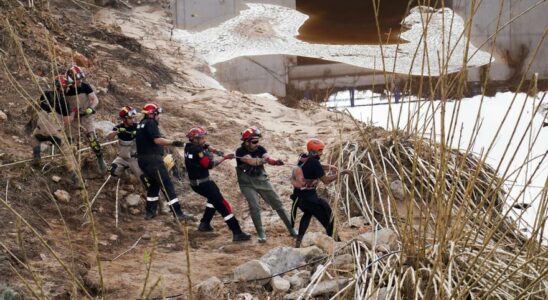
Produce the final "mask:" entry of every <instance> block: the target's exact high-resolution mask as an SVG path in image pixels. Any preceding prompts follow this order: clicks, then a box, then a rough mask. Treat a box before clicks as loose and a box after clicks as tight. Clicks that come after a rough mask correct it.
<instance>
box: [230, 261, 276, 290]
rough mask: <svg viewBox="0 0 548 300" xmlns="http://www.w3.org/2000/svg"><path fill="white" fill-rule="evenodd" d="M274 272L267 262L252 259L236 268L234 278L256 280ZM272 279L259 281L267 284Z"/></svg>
mask: <svg viewBox="0 0 548 300" xmlns="http://www.w3.org/2000/svg"><path fill="white" fill-rule="evenodd" d="M271 274H272V272H271V271H270V268H269V266H268V265H267V264H265V263H263V262H262V261H259V260H256V259H254V260H251V261H248V262H246V263H245V264H243V265H240V266H238V267H236V269H234V279H235V280H243V281H249V280H255V279H260V278H265V277H269V276H270V275H271ZM269 281H270V278H269V279H265V280H261V281H257V282H258V283H259V284H266V283H267V282H269Z"/></svg>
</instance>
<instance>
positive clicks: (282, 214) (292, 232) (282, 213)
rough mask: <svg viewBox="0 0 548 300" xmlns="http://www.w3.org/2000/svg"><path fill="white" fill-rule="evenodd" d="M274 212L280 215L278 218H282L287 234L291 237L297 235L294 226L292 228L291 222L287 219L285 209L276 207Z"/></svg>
mask: <svg viewBox="0 0 548 300" xmlns="http://www.w3.org/2000/svg"><path fill="white" fill-rule="evenodd" d="M276 212H277V213H278V216H280V219H282V222H284V224H285V227H286V228H287V230H288V231H289V234H290V235H291V236H292V237H297V231H296V230H295V228H293V225H292V224H291V221H290V220H289V216H288V215H287V212H286V211H285V209H278V210H276Z"/></svg>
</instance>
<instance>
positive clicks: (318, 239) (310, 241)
mask: <svg viewBox="0 0 548 300" xmlns="http://www.w3.org/2000/svg"><path fill="white" fill-rule="evenodd" d="M301 246H302V247H309V246H317V247H318V248H320V249H322V250H323V251H324V252H326V253H333V249H334V246H335V241H334V240H333V238H332V237H330V236H328V235H327V234H325V233H321V232H310V233H307V234H305V235H304V237H303V241H302V243H301Z"/></svg>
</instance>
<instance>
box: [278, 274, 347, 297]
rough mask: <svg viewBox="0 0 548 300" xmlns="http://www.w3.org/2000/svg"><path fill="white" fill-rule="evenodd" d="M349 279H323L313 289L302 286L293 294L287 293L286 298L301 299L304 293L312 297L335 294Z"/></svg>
mask: <svg viewBox="0 0 548 300" xmlns="http://www.w3.org/2000/svg"><path fill="white" fill-rule="evenodd" d="M348 281H349V279H346V278H341V279H334V280H327V281H322V282H320V283H318V284H317V285H316V286H315V287H313V288H312V290H311V291H307V290H306V288H302V289H300V290H298V291H295V292H293V293H291V294H288V295H285V297H284V299H288V300H295V299H299V297H300V296H301V295H303V294H304V293H308V295H310V296H311V297H318V296H323V295H331V294H335V293H336V292H337V291H339V290H341V289H342V288H343V287H344V285H345V284H346V283H348Z"/></svg>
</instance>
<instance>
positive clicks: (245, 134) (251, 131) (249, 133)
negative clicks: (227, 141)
mask: <svg viewBox="0 0 548 300" xmlns="http://www.w3.org/2000/svg"><path fill="white" fill-rule="evenodd" d="M254 137H257V138H260V137H262V135H261V131H260V130H259V129H258V128H257V127H249V128H248V129H246V130H244V131H242V137H241V140H242V141H244V142H245V141H247V140H249V139H250V138H254Z"/></svg>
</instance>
